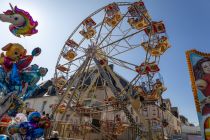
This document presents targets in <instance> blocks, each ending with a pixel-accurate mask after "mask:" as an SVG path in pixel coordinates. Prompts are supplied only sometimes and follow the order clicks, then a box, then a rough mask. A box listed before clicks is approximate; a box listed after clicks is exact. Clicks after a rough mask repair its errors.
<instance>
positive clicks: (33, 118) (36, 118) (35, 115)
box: [28, 112, 41, 123]
mask: <svg viewBox="0 0 210 140" xmlns="http://www.w3.org/2000/svg"><path fill="white" fill-rule="evenodd" d="M40 119H41V114H40V113H39V112H32V113H31V114H29V116H28V121H29V122H32V123H33V122H39V120H40Z"/></svg>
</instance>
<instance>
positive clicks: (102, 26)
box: [96, 13, 106, 44]
mask: <svg viewBox="0 0 210 140" xmlns="http://www.w3.org/2000/svg"><path fill="white" fill-rule="evenodd" d="M105 17H106V13H105V14H104V18H103V21H102V24H101V26H100V29H99V33H98V36H97V38H96V44H97V43H98V39H99V37H100V35H101V31H102V27H103V25H104V21H105Z"/></svg>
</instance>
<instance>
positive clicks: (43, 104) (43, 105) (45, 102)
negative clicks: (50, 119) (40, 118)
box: [41, 101, 47, 112]
mask: <svg viewBox="0 0 210 140" xmlns="http://www.w3.org/2000/svg"><path fill="white" fill-rule="evenodd" d="M46 104H47V101H43V103H42V108H41V112H43V111H44V108H45V106H46Z"/></svg>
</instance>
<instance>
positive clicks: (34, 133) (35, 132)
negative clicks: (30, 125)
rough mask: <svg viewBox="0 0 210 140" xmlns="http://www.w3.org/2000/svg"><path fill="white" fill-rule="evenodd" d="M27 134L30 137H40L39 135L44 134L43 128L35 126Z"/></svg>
mask: <svg viewBox="0 0 210 140" xmlns="http://www.w3.org/2000/svg"><path fill="white" fill-rule="evenodd" d="M29 135H30V136H31V137H32V138H40V137H42V136H43V135H44V129H42V128H36V129H34V130H33V131H32V132H31V133H30V134H29Z"/></svg>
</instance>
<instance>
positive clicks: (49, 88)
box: [30, 80, 56, 98]
mask: <svg viewBox="0 0 210 140" xmlns="http://www.w3.org/2000/svg"><path fill="white" fill-rule="evenodd" d="M44 95H48V96H55V95H56V91H55V88H54V86H53V82H52V81H51V80H47V81H45V82H43V83H41V84H40V85H39V88H38V89H36V90H35V92H34V93H33V95H32V96H31V97H30V98H38V97H43V96H44Z"/></svg>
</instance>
